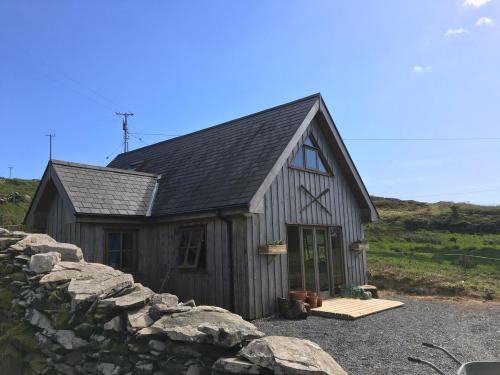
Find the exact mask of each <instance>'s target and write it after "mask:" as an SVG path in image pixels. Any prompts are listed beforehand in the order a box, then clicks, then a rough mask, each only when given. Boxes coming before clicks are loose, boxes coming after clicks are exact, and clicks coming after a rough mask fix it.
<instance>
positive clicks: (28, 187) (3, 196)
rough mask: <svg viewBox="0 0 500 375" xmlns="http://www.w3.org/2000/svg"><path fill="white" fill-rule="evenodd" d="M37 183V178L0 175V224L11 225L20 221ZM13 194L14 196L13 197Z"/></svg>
mask: <svg viewBox="0 0 500 375" xmlns="http://www.w3.org/2000/svg"><path fill="white" fill-rule="evenodd" d="M37 185H38V180H22V179H17V178H13V179H8V178H2V177H0V226H3V227H11V226H15V225H19V224H21V223H22V221H23V219H24V215H25V213H26V211H27V210H28V207H29V204H30V200H31V198H32V197H33V195H34V194H35V190H36V187H37ZM16 193H17V194H16ZM13 194H15V196H16V197H15V198H14V199H13Z"/></svg>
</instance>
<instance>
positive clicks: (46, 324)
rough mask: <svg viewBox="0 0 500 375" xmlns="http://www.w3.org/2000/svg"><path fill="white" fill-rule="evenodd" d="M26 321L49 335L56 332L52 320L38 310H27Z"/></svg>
mask: <svg viewBox="0 0 500 375" xmlns="http://www.w3.org/2000/svg"><path fill="white" fill-rule="evenodd" d="M25 319H26V320H27V321H29V322H30V324H31V325H33V326H35V327H38V328H40V329H42V330H44V331H46V332H47V333H54V332H55V331H54V328H53V327H52V323H51V321H50V319H49V318H48V317H47V316H45V314H43V313H41V312H40V311H38V310H35V309H31V310H27V311H26V316H25Z"/></svg>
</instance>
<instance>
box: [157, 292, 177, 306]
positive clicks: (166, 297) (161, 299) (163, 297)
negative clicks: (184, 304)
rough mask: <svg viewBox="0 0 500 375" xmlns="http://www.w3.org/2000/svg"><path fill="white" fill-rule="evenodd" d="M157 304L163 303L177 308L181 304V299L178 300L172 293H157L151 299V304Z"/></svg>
mask: <svg viewBox="0 0 500 375" xmlns="http://www.w3.org/2000/svg"><path fill="white" fill-rule="evenodd" d="M156 303H161V304H164V305H167V306H177V305H178V304H179V298H177V296H176V295H174V294H170V293H160V294H156V293H155V294H154V295H153V297H152V298H151V304H156Z"/></svg>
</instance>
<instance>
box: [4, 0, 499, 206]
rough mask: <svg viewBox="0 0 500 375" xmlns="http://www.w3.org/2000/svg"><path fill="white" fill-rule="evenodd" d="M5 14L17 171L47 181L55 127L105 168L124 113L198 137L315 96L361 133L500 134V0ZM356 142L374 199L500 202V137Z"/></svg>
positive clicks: (23, 8)
mask: <svg viewBox="0 0 500 375" xmlns="http://www.w3.org/2000/svg"><path fill="white" fill-rule="evenodd" d="M0 25H1V30H2V32H1V33H0V53H1V57H2V58H1V59H0V72H1V75H2V78H1V80H0V128H1V137H2V138H1V140H0V145H1V153H0V175H4V176H5V175H8V166H14V170H13V174H14V176H16V177H23V178H39V177H40V176H41V174H42V172H43V169H44V167H45V165H46V163H47V159H48V139H47V137H45V134H48V133H55V134H56V138H55V139H54V153H53V155H54V158H57V159H62V160H69V161H76V162H82V163H90V164H98V165H105V164H106V163H107V162H108V161H109V160H111V158H112V157H113V156H114V155H116V153H117V152H118V151H119V149H120V145H121V137H122V134H121V123H120V119H119V118H117V117H116V116H115V115H114V112H115V111H133V112H134V113H135V116H134V117H133V118H132V119H131V121H130V127H131V131H132V132H135V133H148V134H150V133H153V134H157V133H161V134H185V133H188V132H191V131H194V130H197V129H200V128H204V127H207V126H210V125H214V124H217V123H220V122H223V121H227V120H230V119H232V118H235V117H239V116H242V115H245V114H249V113H252V112H255V111H258V110H262V109H265V108H267V107H270V106H274V105H278V104H281V103H284V102H287V101H290V100H294V99H297V98H300V97H303V96H306V95H310V94H312V93H315V92H321V93H322V95H323V97H324V99H325V101H326V103H327V105H328V107H329V109H330V112H331V113H332V115H333V117H334V120H335V121H336V124H337V126H338V128H339V130H340V132H341V134H342V136H343V137H344V138H346V139H353V138H354V139H358V138H450V137H451V138H471V137H472V138H500V129H499V126H500V123H499V122H500V73H499V72H500V0H490V1H487V0H465V1H464V0H440V1H436V0H419V1H416V0H415V1H400V0H394V1H389V0H385V1H331V0H327V1H326V0H325V1H252V2H249V1H248V2H244V1H189V2H187V1H168V2H166V1H138V0H136V1H126V0H120V1H117V0H116V1H106V2H103V1H90V0H88V1H85V2H82V1H75V0H68V1H64V2H61V1H51V0H46V1H43V2H42V1H37V2H34V1H24V0H16V1H14V0H11V1H8V0H4V1H2V2H1V3H0ZM139 138H140V139H139ZM165 138H166V136H164V135H138V134H135V135H134V137H133V138H131V144H130V148H136V147H140V146H142V145H144V143H146V144H149V143H154V142H157V141H160V140H162V139H165ZM346 144H347V146H348V148H349V150H350V153H351V155H352V157H353V159H354V161H355V163H356V165H357V167H358V169H359V171H360V173H361V175H362V177H363V178H364V180H365V182H366V185H367V186H368V189H369V191H370V193H371V194H375V195H382V196H390V197H400V198H405V199H411V198H413V199H417V200H426V201H438V200H457V201H471V202H477V203H485V204H500V173H499V169H500V168H499V166H500V140H498V139H497V140H476V141H471V140H468V141H359V140H358V141H356V140H347V141H346ZM107 157H109V159H107Z"/></svg>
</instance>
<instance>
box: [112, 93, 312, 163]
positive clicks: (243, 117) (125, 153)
mask: <svg viewBox="0 0 500 375" xmlns="http://www.w3.org/2000/svg"><path fill="white" fill-rule="evenodd" d="M314 97H318V98H319V99H320V98H321V93H320V92H317V93H315V94H312V95H308V96H305V97H303V98H300V99H295V100H292V101H290V102H287V103H283V104H279V105H276V106H274V107H271V108H267V109H263V110H261V111H257V112H254V113H250V114H248V115H244V116H241V117H237V118H234V119H232V120H228V121H224V122H222V123H220V124H216V125H212V126H209V127H207V128H203V129H199V130H196V131H194V132H191V133H187V134H183V135H180V136H178V137H174V138H170V139H165V140H164V141H160V142H156V143H152V144H150V145H147V146H143V147H139V148H136V149H135V150H131V151H127V152H122V153H120V154H118V155H116V157H115V159H116V158H117V157H118V156H120V155H127V154H131V153H133V152H136V151H139V150H144V149H147V148H150V147H154V146H157V145H159V144H163V143H167V142H172V141H176V140H178V139H181V138H185V137H189V136H192V135H194V134H198V133H202V132H205V131H208V130H212V129H215V128H218V127H222V126H225V125H229V124H230V123H232V122H236V121H240V120H243V119H245V118H248V117H252V116H256V115H260V114H263V113H266V112H270V111H273V110H276V109H278V108H281V107H286V106H288V105H291V104H296V103H298V102H302V101H306V100H308V99H311V98H314Z"/></svg>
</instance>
